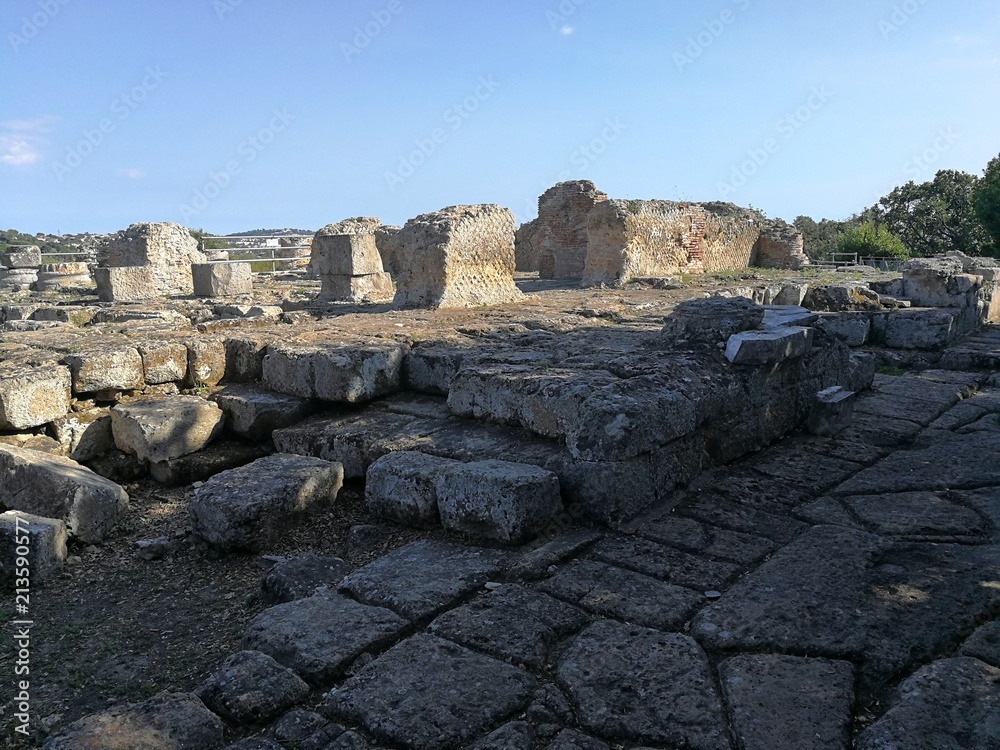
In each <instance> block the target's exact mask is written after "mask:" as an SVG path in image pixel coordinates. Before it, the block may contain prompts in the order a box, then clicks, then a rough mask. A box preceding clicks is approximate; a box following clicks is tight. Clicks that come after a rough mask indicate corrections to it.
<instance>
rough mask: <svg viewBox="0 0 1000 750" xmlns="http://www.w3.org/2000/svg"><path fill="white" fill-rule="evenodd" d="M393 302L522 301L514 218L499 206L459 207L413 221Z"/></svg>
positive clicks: (475, 303)
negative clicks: (517, 279) (516, 275)
mask: <svg viewBox="0 0 1000 750" xmlns="http://www.w3.org/2000/svg"><path fill="white" fill-rule="evenodd" d="M400 242H401V243H402V245H403V248H404V250H403V261H402V264H401V265H402V267H401V269H400V273H399V277H398V279H397V290H396V297H395V299H394V300H393V305H394V306H395V307H400V308H409V307H430V308H462V307H479V306H486V305H502V304H506V303H508V302H515V301H517V300H519V299H521V292H520V291H518V289H517V287H516V286H514V216H513V214H512V213H511V212H510V211H509V210H508V209H506V208H501V207H500V206H496V205H481V206H453V207H451V208H446V209H443V210H441V211H438V212H437V213H432V214H423V215H422V216H418V217H416V218H415V219H410V220H409V221H408V222H407V223H406V226H404V227H403V230H402V232H401V233H400Z"/></svg>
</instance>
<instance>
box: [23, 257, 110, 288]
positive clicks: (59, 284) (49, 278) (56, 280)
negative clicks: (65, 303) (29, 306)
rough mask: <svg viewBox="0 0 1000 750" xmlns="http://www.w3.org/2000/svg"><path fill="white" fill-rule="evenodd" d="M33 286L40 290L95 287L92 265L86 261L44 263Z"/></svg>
mask: <svg viewBox="0 0 1000 750" xmlns="http://www.w3.org/2000/svg"><path fill="white" fill-rule="evenodd" d="M22 270H26V269H22ZM33 288H34V289H35V291H38V292H58V291H61V290H63V289H90V288H93V282H92V280H91V278H90V267H89V266H88V265H87V264H86V263H43V264H42V265H41V266H39V268H38V281H36V282H35V285H34V287H33Z"/></svg>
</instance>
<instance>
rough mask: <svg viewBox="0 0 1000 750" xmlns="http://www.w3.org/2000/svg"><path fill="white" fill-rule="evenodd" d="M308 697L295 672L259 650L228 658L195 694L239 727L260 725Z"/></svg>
mask: <svg viewBox="0 0 1000 750" xmlns="http://www.w3.org/2000/svg"><path fill="white" fill-rule="evenodd" d="M308 694H309V685H307V684H306V683H305V682H304V681H303V680H302V679H301V678H300V677H299V676H298V675H297V674H295V672H293V671H292V670H290V669H288V668H287V667H283V666H281V665H280V664H279V663H278V662H276V661H275V660H274V659H272V658H271V657H270V656H267V655H266V654H262V653H260V652H259V651H240V652H239V653H236V654H233V655H232V656H230V657H228V658H227V659H226V660H225V661H224V662H222V664H221V666H220V667H219V668H218V670H216V671H215V672H214V673H213V674H212V675H211V676H209V678H208V679H207V680H206V681H205V682H204V683H203V684H202V685H201V687H199V688H198V689H197V690H196V691H195V695H197V696H198V697H199V698H201V699H202V701H203V702H204V703H205V705H206V706H208V707H209V708H210V709H211V710H212V711H213V712H214V713H215V714H217V715H218V716H221V717H222V718H223V719H225V720H226V721H228V722H230V723H232V724H236V725H240V724H263V723H265V722H267V721H269V720H270V719H273V718H274V717H275V716H277V715H278V714H280V713H282V712H283V711H285V710H286V709H289V708H291V707H292V706H294V705H295V704H296V703H298V702H299V701H301V700H303V699H304V698H305V697H306V696H307V695H308Z"/></svg>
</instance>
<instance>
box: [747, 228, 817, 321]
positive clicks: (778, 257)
mask: <svg viewBox="0 0 1000 750" xmlns="http://www.w3.org/2000/svg"><path fill="white" fill-rule="evenodd" d="M804 248H805V238H804V237H803V235H802V232H800V231H799V230H798V229H796V228H795V227H793V226H792V225H791V224H787V223H785V222H784V221H781V220H780V219H774V220H771V221H768V222H767V223H766V224H765V225H764V227H763V228H762V229H761V233H760V241H759V242H758V243H757V251H756V253H755V254H754V258H753V264H754V265H756V266H760V267H761V268H789V269H792V270H794V271H798V270H800V269H801V268H803V267H805V266H808V265H809V257H808V256H807V255H806V254H805V249H804ZM799 302H801V300H800V301H799ZM799 302H796V303H795V304H799Z"/></svg>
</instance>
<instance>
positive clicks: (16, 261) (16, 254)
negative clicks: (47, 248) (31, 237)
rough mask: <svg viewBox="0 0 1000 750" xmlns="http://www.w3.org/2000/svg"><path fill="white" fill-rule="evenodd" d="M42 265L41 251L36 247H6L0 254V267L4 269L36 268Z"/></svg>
mask: <svg viewBox="0 0 1000 750" xmlns="http://www.w3.org/2000/svg"><path fill="white" fill-rule="evenodd" d="M40 265H42V250H41V248H40V247H38V246H37V245H8V246H7V252H5V253H0V266H3V267H4V268H38V267H39V266H40Z"/></svg>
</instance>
